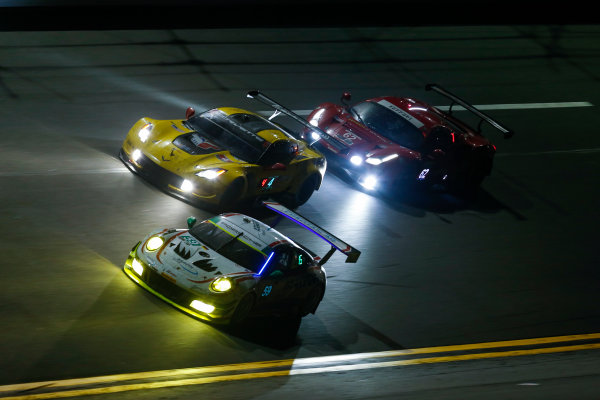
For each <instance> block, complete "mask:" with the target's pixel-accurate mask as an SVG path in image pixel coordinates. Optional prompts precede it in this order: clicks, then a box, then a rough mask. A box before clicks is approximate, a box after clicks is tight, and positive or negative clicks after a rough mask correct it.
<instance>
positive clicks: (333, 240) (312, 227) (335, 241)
mask: <svg viewBox="0 0 600 400" xmlns="http://www.w3.org/2000/svg"><path fill="white" fill-rule="evenodd" d="M262 203H263V205H264V206H265V207H267V208H268V209H270V210H272V211H275V212H276V213H278V214H279V215H281V216H284V217H286V218H287V219H289V220H290V221H293V222H295V223H296V224H298V225H300V226H301V227H303V228H305V229H307V230H309V231H310V232H312V233H314V234H315V235H317V236H319V237H320V238H321V239H323V240H325V241H326V242H327V243H329V244H330V245H331V250H329V252H328V253H327V254H326V255H325V257H323V258H322V259H321V260H320V261H319V265H323V264H325V263H326V262H327V260H329V258H330V257H331V256H332V255H333V253H334V252H335V250H338V251H340V252H342V253H343V254H345V255H346V262H347V263H355V262H356V261H357V260H358V257H359V256H360V251H358V250H357V249H355V248H354V247H352V246H350V245H349V244H348V243H346V242H344V241H343V240H342V239H340V238H338V237H336V236H334V235H332V234H331V233H329V232H327V231H326V230H325V229H323V228H321V227H320V226H318V225H317V224H315V223H313V222H311V221H309V220H307V219H306V218H304V217H303V216H302V215H300V214H298V213H296V212H294V211H292V210H290V209H289V208H287V207H285V206H283V205H282V204H279V203H277V202H275V201H263V202H262Z"/></svg>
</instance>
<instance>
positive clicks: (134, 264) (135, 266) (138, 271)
mask: <svg viewBox="0 0 600 400" xmlns="http://www.w3.org/2000/svg"><path fill="white" fill-rule="evenodd" d="M131 268H133V270H134V271H135V273H136V274H138V275H139V276H142V274H143V273H144V266H143V265H142V263H141V262H139V261H138V260H137V258H134V259H133V261H131Z"/></svg>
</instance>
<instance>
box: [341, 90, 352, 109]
mask: <svg viewBox="0 0 600 400" xmlns="http://www.w3.org/2000/svg"><path fill="white" fill-rule="evenodd" d="M350 100H352V95H351V94H350V92H344V93H343V94H342V98H341V101H342V104H344V105H346V106H347V105H349V102H350Z"/></svg>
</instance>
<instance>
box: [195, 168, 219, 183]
mask: <svg viewBox="0 0 600 400" xmlns="http://www.w3.org/2000/svg"><path fill="white" fill-rule="evenodd" d="M225 172H227V170H226V169H223V168H213V169H205V170H204V171H200V172H198V173H196V176H199V177H200V178H206V179H209V180H212V179H215V178H216V177H217V176H219V175H222V174H224V173H225Z"/></svg>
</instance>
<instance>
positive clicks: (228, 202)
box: [219, 178, 244, 211]
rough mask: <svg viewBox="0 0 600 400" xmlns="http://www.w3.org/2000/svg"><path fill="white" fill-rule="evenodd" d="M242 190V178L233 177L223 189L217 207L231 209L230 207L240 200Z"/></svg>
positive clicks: (222, 209) (224, 209)
mask: <svg viewBox="0 0 600 400" xmlns="http://www.w3.org/2000/svg"><path fill="white" fill-rule="evenodd" d="M243 192H244V180H243V179H241V178H237V179H235V180H234V181H233V182H231V184H230V185H229V186H228V187H227V189H225V192H223V195H222V196H221V200H220V201H219V209H220V210H221V211H231V208H232V207H234V206H235V205H236V204H238V203H239V201H240V200H241V198H242V194H243Z"/></svg>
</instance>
